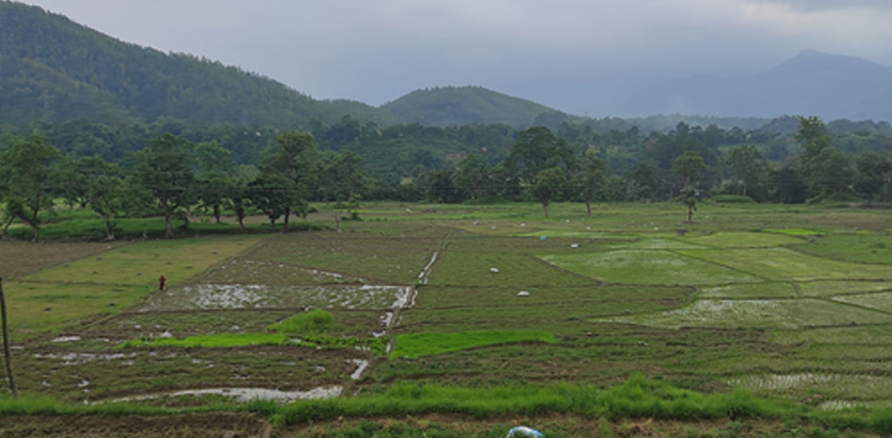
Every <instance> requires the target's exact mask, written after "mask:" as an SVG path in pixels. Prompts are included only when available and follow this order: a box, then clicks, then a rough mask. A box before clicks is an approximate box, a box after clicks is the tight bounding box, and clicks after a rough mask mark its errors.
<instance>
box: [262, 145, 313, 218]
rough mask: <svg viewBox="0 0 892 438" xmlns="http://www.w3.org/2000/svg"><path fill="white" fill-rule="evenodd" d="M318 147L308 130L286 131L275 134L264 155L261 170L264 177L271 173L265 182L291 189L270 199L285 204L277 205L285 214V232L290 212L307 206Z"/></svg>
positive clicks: (283, 188)
mask: <svg viewBox="0 0 892 438" xmlns="http://www.w3.org/2000/svg"><path fill="white" fill-rule="evenodd" d="M315 150H316V143H315V142H314V141H313V136H312V134H310V133H309V132H300V131H285V132H282V133H281V134H279V135H277V136H276V138H275V141H274V142H273V144H272V145H271V147H270V148H269V149H267V151H266V153H265V155H264V157H263V162H262V164H261V166H260V170H261V172H263V174H264V177H267V176H269V177H268V178H266V179H265V181H266V183H267V184H268V183H270V182H271V181H279V182H280V183H281V184H282V186H281V187H280V188H279V191H280V192H281V191H288V192H289V193H287V194H279V195H277V196H271V197H270V198H268V201H272V200H276V201H280V202H285V203H286V204H284V205H281V206H280V207H278V208H276V210H277V211H278V210H281V211H282V213H281V214H282V215H284V216H285V220H284V224H283V228H284V231H287V230H288V224H289V223H290V218H291V214H292V213H293V212H294V211H295V210H300V209H305V208H306V207H305V206H306V205H307V187H308V186H309V185H310V183H311V181H312V180H313V175H312V166H311V163H312V161H313V153H314V152H315ZM267 174H269V175H267Z"/></svg>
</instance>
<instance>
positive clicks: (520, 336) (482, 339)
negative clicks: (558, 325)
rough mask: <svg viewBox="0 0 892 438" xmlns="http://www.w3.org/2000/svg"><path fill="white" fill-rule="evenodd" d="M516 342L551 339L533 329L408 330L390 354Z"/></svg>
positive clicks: (426, 353)
mask: <svg viewBox="0 0 892 438" xmlns="http://www.w3.org/2000/svg"><path fill="white" fill-rule="evenodd" d="M518 342H545V343H553V342H555V338H554V335H552V334H551V333H548V332H533V331H467V332H455V333H411V334H407V335H400V336H398V337H397V339H396V347H395V348H394V349H393V353H391V354H390V356H391V357H409V358H413V357H420V356H430V355H434V354H440V353H446V352H449V351H458V350H466V349H468V348H474V347H483V346H487V345H499V344H512V343H518Z"/></svg>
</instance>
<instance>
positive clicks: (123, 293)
mask: <svg viewBox="0 0 892 438" xmlns="http://www.w3.org/2000/svg"><path fill="white" fill-rule="evenodd" d="M3 286H4V290H5V292H6V299H7V303H8V307H9V316H10V323H9V325H10V330H11V333H12V335H11V337H12V338H13V339H20V338H22V337H31V336H33V335H34V334H38V333H43V332H48V331H52V332H60V331H62V330H63V329H65V328H66V327H69V326H72V325H76V324H77V323H78V322H80V321H82V320H85V319H87V318H88V317H90V316H93V318H92V319H95V318H96V316H95V315H97V314H106V315H111V314H116V313H118V312H121V311H123V310H126V309H128V308H130V307H132V306H134V305H136V304H137V303H139V302H140V301H141V300H142V299H143V298H144V297H145V296H146V295H147V294H148V293H150V292H151V291H152V289H151V288H148V287H139V286H108V285H90V284H53V283H48V284H45V283H30V282H20V281H13V282H4V285H3Z"/></svg>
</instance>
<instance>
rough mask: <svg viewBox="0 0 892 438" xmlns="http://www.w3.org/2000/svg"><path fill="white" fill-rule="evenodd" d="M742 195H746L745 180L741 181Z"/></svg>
mask: <svg viewBox="0 0 892 438" xmlns="http://www.w3.org/2000/svg"><path fill="white" fill-rule="evenodd" d="M743 196H746V181H744V182H743Z"/></svg>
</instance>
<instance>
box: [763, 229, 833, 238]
mask: <svg viewBox="0 0 892 438" xmlns="http://www.w3.org/2000/svg"><path fill="white" fill-rule="evenodd" d="M760 231H762V232H765V233H773V234H783V235H787V236H820V235H822V234H825V232H824V231H819V230H810V229H806V228H765V229H762V230H760Z"/></svg>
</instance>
